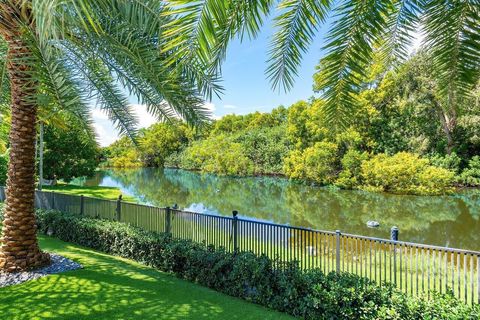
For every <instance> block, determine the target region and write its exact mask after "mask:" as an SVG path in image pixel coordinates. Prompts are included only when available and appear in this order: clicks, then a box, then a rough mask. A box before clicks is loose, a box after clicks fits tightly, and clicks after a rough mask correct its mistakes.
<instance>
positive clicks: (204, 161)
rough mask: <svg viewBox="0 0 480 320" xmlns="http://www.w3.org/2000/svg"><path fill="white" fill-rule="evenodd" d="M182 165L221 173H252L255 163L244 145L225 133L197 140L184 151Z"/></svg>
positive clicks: (187, 167) (186, 167)
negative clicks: (246, 153) (248, 156)
mask: <svg viewBox="0 0 480 320" xmlns="http://www.w3.org/2000/svg"><path fill="white" fill-rule="evenodd" d="M182 167H183V168H185V169H191V170H192V169H193V170H201V171H203V172H209V173H217V174H220V175H232V176H235V175H237V176H239V175H250V174H252V173H253V164H252V162H251V161H250V159H248V158H247V157H246V156H245V150H244V149H243V147H242V145H241V144H240V143H237V142H233V141H232V140H231V139H229V138H228V137H226V136H224V135H218V136H211V137H209V138H207V139H205V140H200V141H195V142H194V143H193V144H192V145H191V146H190V147H189V148H187V149H186V150H185V151H184V155H183V157H182Z"/></svg>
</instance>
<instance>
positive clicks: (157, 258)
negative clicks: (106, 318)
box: [38, 211, 480, 320]
mask: <svg viewBox="0 0 480 320" xmlns="http://www.w3.org/2000/svg"><path fill="white" fill-rule="evenodd" d="M38 224H39V230H40V231H41V232H44V233H45V232H49V233H51V234H52V235H53V236H55V237H58V238H60V239H61V240H64V241H69V242H73V243H76V244H79V245H83V246H87V247H90V248H93V249H96V250H100V251H103V252H106V253H109V254H114V255H118V256H122V257H125V258H129V259H133V260H136V261H139V262H142V263H144V264H146V265H149V266H153V267H155V268H157V269H159V270H162V271H165V272H171V273H174V274H176V275H177V276H178V277H179V278H183V279H188V280H190V281H193V282H197V283H200V284H202V285H204V286H207V287H210V288H212V289H215V290H217V291H220V292H223V293H226V294H229V295H231V296H235V297H239V298H242V299H245V300H248V301H252V302H255V303H258V304H261V305H264V306H267V307H270V308H272V309H276V310H279V311H283V312H287V313H289V314H292V315H294V316H297V317H301V318H305V319H412V320H413V319H478V317H479V316H480V308H479V306H478V305H476V306H474V307H469V306H466V305H464V304H463V303H461V302H459V301H457V300H456V299H455V298H453V297H450V296H447V295H438V296H437V295H436V296H435V298H434V299H431V300H426V299H423V298H413V297H407V296H406V295H405V294H403V293H400V292H399V291H397V290H396V289H393V288H392V287H391V286H388V285H384V286H378V285H377V284H375V283H374V282H372V281H370V280H368V279H366V278H360V277H358V276H355V275H351V274H347V273H344V274H340V275H338V274H336V273H330V274H328V275H325V274H323V273H322V272H321V271H320V270H318V269H314V270H309V271H301V270H300V269H299V268H298V265H297V264H296V263H289V264H286V265H284V268H274V267H273V266H274V264H275V263H277V262H276V261H272V260H270V259H269V258H267V257H266V256H260V257H258V256H255V255H254V254H253V253H248V252H247V253H239V254H236V255H235V254H232V253H228V252H225V251H224V250H221V249H220V250H215V249H213V248H211V247H206V246H204V245H202V244H199V243H194V242H191V241H189V240H179V239H173V238H172V237H171V236H169V235H166V234H158V233H153V232H147V231H144V230H142V229H139V228H135V227H131V226H128V225H126V224H122V223H118V222H111V221H104V220H95V219H91V218H84V217H79V216H75V215H70V214H64V213H59V212H55V211H40V212H38Z"/></svg>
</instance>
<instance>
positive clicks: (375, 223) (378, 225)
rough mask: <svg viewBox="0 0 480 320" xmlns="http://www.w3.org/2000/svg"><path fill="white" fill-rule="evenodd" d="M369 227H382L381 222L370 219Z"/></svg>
mask: <svg viewBox="0 0 480 320" xmlns="http://www.w3.org/2000/svg"><path fill="white" fill-rule="evenodd" d="M367 227H369V228H378V227H380V223H378V222H377V221H373V220H370V221H367Z"/></svg>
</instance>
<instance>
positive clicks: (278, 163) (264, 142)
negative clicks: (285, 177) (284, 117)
mask: <svg viewBox="0 0 480 320" xmlns="http://www.w3.org/2000/svg"><path fill="white" fill-rule="evenodd" d="M235 141H236V142H239V143H240V144H241V145H242V146H243V149H244V150H245V155H246V156H247V157H248V158H249V159H250V160H251V161H252V162H253V165H254V170H253V172H254V174H281V173H282V172H283V168H282V167H283V159H284V158H285V157H286V156H287V154H288V151H289V149H290V148H289V143H288V140H287V137H286V135H285V126H284V125H282V126H278V127H274V128H268V127H267V128H257V129H251V130H246V131H244V132H241V133H239V134H237V137H236V138H235Z"/></svg>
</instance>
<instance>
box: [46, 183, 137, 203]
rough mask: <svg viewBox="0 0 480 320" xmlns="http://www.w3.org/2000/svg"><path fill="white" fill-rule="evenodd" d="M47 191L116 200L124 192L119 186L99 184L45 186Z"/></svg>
mask: <svg viewBox="0 0 480 320" xmlns="http://www.w3.org/2000/svg"><path fill="white" fill-rule="evenodd" d="M43 190H45V191H55V192H59V193H66V194H73V195H82V194H83V195H84V196H86V197H93V198H102V199H108V200H116V199H118V196H119V195H120V194H122V193H121V192H120V190H119V189H118V188H114V187H99V186H76V185H71V184H63V183H62V184H58V185H56V186H44V187H43ZM122 197H123V200H125V201H130V202H136V201H135V199H134V198H133V197H130V196H126V195H123V194H122Z"/></svg>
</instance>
